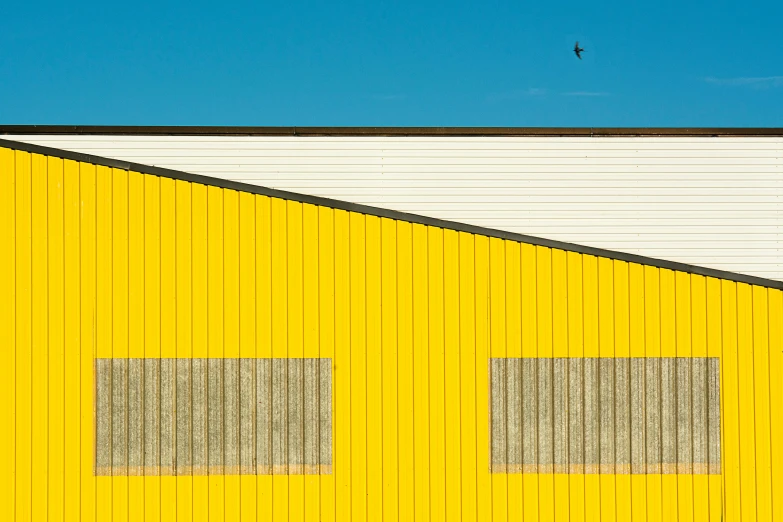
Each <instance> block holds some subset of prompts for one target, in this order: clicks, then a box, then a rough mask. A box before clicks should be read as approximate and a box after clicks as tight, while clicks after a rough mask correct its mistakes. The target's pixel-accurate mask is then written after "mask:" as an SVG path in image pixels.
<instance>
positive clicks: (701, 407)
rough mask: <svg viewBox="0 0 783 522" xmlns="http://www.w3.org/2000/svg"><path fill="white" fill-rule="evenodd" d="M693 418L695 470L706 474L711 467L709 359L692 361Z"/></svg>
mask: <svg viewBox="0 0 783 522" xmlns="http://www.w3.org/2000/svg"><path fill="white" fill-rule="evenodd" d="M691 376H692V380H691V386H692V387H693V389H692V392H691V393H692V396H691V419H692V422H693V425H692V429H693V472H694V473H699V474H704V473H707V468H708V467H709V457H708V453H707V435H708V428H707V398H708V397H707V361H706V359H703V358H701V357H700V358H694V359H693V361H691Z"/></svg>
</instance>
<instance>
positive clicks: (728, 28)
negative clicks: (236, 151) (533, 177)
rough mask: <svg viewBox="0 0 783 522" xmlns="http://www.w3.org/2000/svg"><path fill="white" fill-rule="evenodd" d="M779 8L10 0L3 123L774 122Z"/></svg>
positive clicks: (763, 3)
mask: <svg viewBox="0 0 783 522" xmlns="http://www.w3.org/2000/svg"><path fill="white" fill-rule="evenodd" d="M781 20H783V2H780V1H775V0H760V1H757V2H748V3H746V2H740V1H737V0H734V1H731V2H729V1H723V0H711V1H704V0H695V1H694V0H688V1H685V2H683V1H672V0H664V1H660V2H640V1H633V0H631V1H628V0H624V1H617V0H612V1H606V2H586V1H585V0H582V1H578V2H577V1H575V0H567V1H553V0H543V1H536V2H522V1H515V2H502V3H495V2H462V1H459V0H453V1H451V2H423V1H418V2H416V1H413V2H407V1H406V2H395V3H391V2H352V1H340V2H301V1H300V2H297V1H288V2H286V1H277V2H263V1H260V2H259V1H256V2H242V1H236V0H235V1H224V2H201V1H191V2H187V3H186V2H182V3H171V2H156V3H123V4H120V3H118V2H106V1H104V2H78V1H73V2H49V1H43V2H22V1H16V2H7V4H6V5H4V7H3V15H2V17H0V124H33V123H36V124H115V125H298V126H305V125H401V126H407V125H412V126H419V125H421V126H441V125H442V126H452V125H453V126H595V127H600V126H604V127H605V126H783V30H781ZM577 39H578V40H579V41H580V43H581V44H582V46H583V47H584V48H585V49H586V52H585V54H584V60H582V61H581V62H580V61H579V60H577V59H576V57H575V56H574V54H573V53H572V52H571V49H572V47H573V44H574V41H575V40H577Z"/></svg>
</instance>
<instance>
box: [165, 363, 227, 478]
mask: <svg viewBox="0 0 783 522" xmlns="http://www.w3.org/2000/svg"><path fill="white" fill-rule="evenodd" d="M223 361H224V359H207V455H208V457H209V458H208V466H209V473H210V474H214V475H223ZM161 380H162V379H161Z"/></svg>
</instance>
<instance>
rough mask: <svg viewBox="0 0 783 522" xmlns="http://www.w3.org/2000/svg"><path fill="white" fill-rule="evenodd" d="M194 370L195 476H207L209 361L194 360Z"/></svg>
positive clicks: (193, 429) (192, 378)
mask: <svg viewBox="0 0 783 522" xmlns="http://www.w3.org/2000/svg"><path fill="white" fill-rule="evenodd" d="M191 368H192V372H193V373H192V375H191V381H192V388H191V393H192V401H191V411H192V419H193V424H192V428H191V429H192V431H193V447H192V451H193V465H192V467H191V470H192V473H193V474H194V475H206V474H207V472H208V470H209V468H208V465H209V454H208V451H209V439H208V434H209V430H208V427H207V419H208V415H207V402H208V401H207V359H200V358H199V359H193V360H192V361H191Z"/></svg>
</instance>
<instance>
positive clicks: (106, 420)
mask: <svg viewBox="0 0 783 522" xmlns="http://www.w3.org/2000/svg"><path fill="white" fill-rule="evenodd" d="M111 391H112V386H111V359H96V360H95V421H96V422H95V474H96V475H111V465H112V454H111V418H112V416H111Z"/></svg>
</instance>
